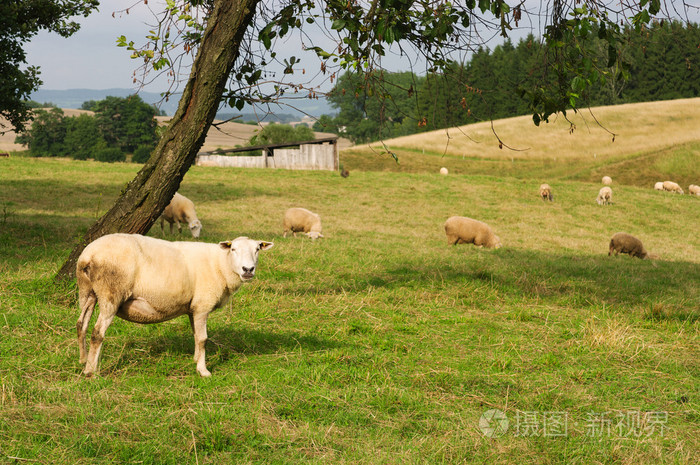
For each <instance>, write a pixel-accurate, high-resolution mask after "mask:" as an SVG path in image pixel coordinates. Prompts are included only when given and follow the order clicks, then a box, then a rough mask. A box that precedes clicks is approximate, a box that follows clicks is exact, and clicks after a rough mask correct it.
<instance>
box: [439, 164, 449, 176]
mask: <svg viewBox="0 0 700 465" xmlns="http://www.w3.org/2000/svg"><path fill="white" fill-rule="evenodd" d="M448 173H449V171H447V168H445V167H444V166H443V167H442V168H440V174H441V175H443V176H447V175H448Z"/></svg>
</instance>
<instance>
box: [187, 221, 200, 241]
mask: <svg viewBox="0 0 700 465" xmlns="http://www.w3.org/2000/svg"><path fill="white" fill-rule="evenodd" d="M188 226H189V227H190V232H191V233H192V237H194V238H195V239H199V233H200V232H202V223H200V222H199V220H194V221H193V222H191V223H190V224H189V225H188Z"/></svg>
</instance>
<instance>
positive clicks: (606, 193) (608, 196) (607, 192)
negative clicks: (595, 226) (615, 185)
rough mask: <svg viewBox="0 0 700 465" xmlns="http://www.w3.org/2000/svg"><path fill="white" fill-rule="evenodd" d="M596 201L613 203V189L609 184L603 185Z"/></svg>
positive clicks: (606, 203) (599, 203)
mask: <svg viewBox="0 0 700 465" xmlns="http://www.w3.org/2000/svg"><path fill="white" fill-rule="evenodd" d="M595 201H596V202H598V205H608V204H610V203H612V189H611V188H609V187H608V186H605V187H601V188H600V190H599V191H598V197H597V198H596V199H595Z"/></svg>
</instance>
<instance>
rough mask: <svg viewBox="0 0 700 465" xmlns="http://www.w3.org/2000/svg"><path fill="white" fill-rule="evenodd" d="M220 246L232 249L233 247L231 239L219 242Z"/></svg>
mask: <svg viewBox="0 0 700 465" xmlns="http://www.w3.org/2000/svg"><path fill="white" fill-rule="evenodd" d="M219 247H221V248H222V249H224V250H226V249H230V248H231V241H224V242H219Z"/></svg>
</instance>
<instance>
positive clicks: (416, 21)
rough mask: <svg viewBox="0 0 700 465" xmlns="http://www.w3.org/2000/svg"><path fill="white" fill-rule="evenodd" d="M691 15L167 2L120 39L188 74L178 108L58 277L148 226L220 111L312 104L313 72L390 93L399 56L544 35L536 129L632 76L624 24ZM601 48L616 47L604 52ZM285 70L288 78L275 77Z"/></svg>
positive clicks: (401, 1)
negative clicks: (144, 31)
mask: <svg viewBox="0 0 700 465" xmlns="http://www.w3.org/2000/svg"><path fill="white" fill-rule="evenodd" d="M138 3H141V2H140V1H139V2H138ZM143 3H144V4H146V3H147V1H146V0H144V1H143ZM671 7H675V8H678V9H679V10H678V11H675V10H673V11H669V8H671ZM690 8H693V7H691V6H689V5H688V3H687V2H686V1H685V0H677V1H676V2H675V3H674V4H672V5H671V6H668V5H667V4H666V2H664V3H663V4H662V3H661V1H660V0H515V1H512V0H466V1H462V2H452V1H446V0H417V1H411V0H371V1H370V0H367V1H362V0H326V1H321V2H314V1H311V0H274V1H269V2H267V1H266V2H262V1H260V0H172V1H169V2H168V3H167V6H166V9H165V11H163V12H160V15H159V16H157V18H158V20H157V22H156V23H155V24H154V25H153V28H152V30H151V31H150V32H149V34H148V36H147V39H148V42H147V43H146V44H145V45H144V46H136V45H134V43H133V42H128V41H127V40H126V38H120V40H119V42H120V45H122V46H124V47H126V48H127V49H129V50H130V51H131V52H132V56H133V57H135V58H139V59H142V60H143V67H142V70H144V71H147V70H150V71H152V72H167V73H169V75H170V76H171V77H172V82H173V83H177V82H178V77H179V76H180V73H181V72H182V70H183V69H186V67H188V66H189V67H191V68H190V69H189V77H188V78H187V80H186V84H185V85H184V89H183V91H182V96H181V97H180V102H179V106H178V110H177V112H176V113H175V115H174V116H173V118H172V120H171V122H170V124H169V125H168V127H167V129H166V131H165V132H164V134H163V135H162V137H161V139H160V141H159V143H158V145H157V147H156V148H155V150H154V152H153V155H152V156H151V158H150V159H149V161H148V162H147V163H146V164H145V165H144V167H143V168H142V169H141V171H139V173H138V174H137V175H136V177H135V178H134V179H133V180H132V181H131V182H129V183H128V184H127V185H126V186H125V187H124V189H123V190H122V193H121V195H120V196H119V197H118V198H117V200H116V202H115V203H114V205H113V206H112V207H111V208H110V209H109V211H108V212H107V213H105V215H104V216H103V217H102V218H100V219H99V220H98V221H97V222H96V223H95V224H94V225H93V226H92V227H90V228H89V230H88V231H87V233H86V234H85V236H84V237H83V238H82V240H81V241H80V243H79V244H77V245H76V247H75V248H74V249H73V251H72V252H71V254H70V256H69V257H68V260H67V261H66V262H65V264H64V265H63V267H62V268H61V270H60V271H59V274H58V276H59V277H67V276H71V275H72V274H73V273H74V272H75V262H76V260H77V257H78V256H79V254H80V252H81V251H82V250H83V248H84V247H85V245H87V244H88V243H89V242H91V241H93V240H94V239H96V238H98V237H100V236H102V235H104V234H108V233H113V232H129V233H146V232H147V231H148V230H149V229H150V227H151V226H152V225H153V223H154V222H155V220H156V219H157V218H158V216H159V215H160V213H161V212H162V211H163V209H164V208H165V206H166V205H167V204H168V202H169V201H170V199H171V198H172V196H173V195H174V193H175V191H176V190H177V189H178V187H179V185H180V182H181V180H182V179H183V177H184V175H185V173H186V172H187V170H188V169H189V167H190V166H191V165H192V163H193V162H194V159H195V156H196V155H197V152H198V151H199V149H200V148H201V146H202V144H203V143H204V139H205V137H206V134H207V132H208V130H209V129H210V127H211V125H212V122H213V120H214V116H215V114H216V112H217V109H218V108H219V105H220V104H221V103H222V102H225V103H227V104H228V105H229V106H231V107H236V108H239V109H240V108H242V107H243V105H245V104H246V103H254V102H258V103H261V102H262V103H265V102H273V101H275V100H276V99H279V98H280V97H281V96H283V95H285V94H286V95H289V94H290V92H291V93H295V95H299V93H300V92H301V94H302V95H304V96H306V97H311V98H313V97H314V95H315V92H316V90H315V89H314V88H309V87H307V86H305V85H304V84H303V83H302V82H301V81H300V80H298V81H294V77H298V76H300V74H305V73H306V71H307V70H311V69H312V67H313V69H314V71H313V74H314V75H315V74H320V75H322V76H326V77H327V78H328V79H329V80H333V79H336V78H337V77H338V73H339V72H341V71H343V70H352V71H354V72H358V73H361V75H362V76H363V78H364V80H363V81H362V89H361V91H362V92H366V93H368V94H376V95H380V96H381V94H382V79H381V75H382V69H383V67H384V64H385V63H387V62H388V60H389V57H390V56H391V55H394V56H399V57H403V58H404V59H405V60H407V66H423V67H425V70H426V71H429V72H433V73H434V72H440V71H441V70H444V69H446V68H447V67H448V66H449V65H450V64H451V63H452V62H453V61H454V60H458V59H460V58H461V57H463V56H464V55H463V54H464V53H466V52H468V51H470V50H474V47H476V46H479V45H483V44H484V43H485V41H486V40H487V39H488V38H489V35H498V34H500V35H502V36H505V37H507V36H509V34H513V33H514V32H517V30H518V29H519V28H522V27H525V28H527V29H528V30H531V29H533V28H541V32H542V41H543V45H544V48H545V49H546V50H547V53H545V54H543V55H542V60H543V64H544V65H545V66H544V67H543V69H545V70H546V73H544V74H543V77H542V79H541V80H540V81H538V83H537V84H536V85H534V86H531V87H530V88H527V89H522V95H523V98H525V99H527V101H528V104H529V108H530V110H531V112H532V115H533V120H534V123H535V124H539V123H540V122H541V121H547V119H548V118H549V117H550V116H551V115H552V114H555V113H558V112H566V111H567V110H569V111H570V110H574V111H575V110H576V109H577V108H578V107H579V106H580V105H581V104H582V102H583V100H582V99H583V98H584V96H585V92H586V90H587V89H588V87H589V86H592V85H594V84H596V83H600V82H601V81H605V80H607V79H610V78H612V77H617V76H611V70H618V72H620V73H622V74H624V66H623V65H624V63H622V60H621V56H622V53H621V50H622V47H623V39H622V34H621V28H622V27H624V26H625V25H631V26H632V27H635V28H637V29H639V30H641V29H642V28H644V27H645V25H647V24H648V23H649V22H651V21H653V20H655V18H657V17H659V16H660V15H663V16H664V17H666V16H671V15H673V16H676V17H677V16H679V15H680V16H682V15H684V14H687V13H688V11H689V9H690ZM314 28H315V29H314ZM594 38H595V39H596V40H595V41H593V39H594ZM601 40H602V41H603V42H604V43H605V44H606V48H607V50H606V53H604V54H602V55H601V54H600V53H599V52H600V50H599V49H600V41H601ZM594 42H595V43H594ZM290 43H292V44H293V47H291V48H293V49H295V50H297V51H299V50H305V51H306V52H307V53H308V52H310V53H313V56H315V57H316V58H317V59H318V62H317V64H314V65H311V64H309V63H308V62H307V61H305V62H304V63H303V64H302V63H300V61H299V58H297V56H296V55H298V53H295V52H292V53H289V52H287V53H284V50H285V49H287V50H288V49H289V48H290V45H289V44H290ZM187 56H194V59H193V61H192V62H191V64H188V63H187V61H186V59H184V60H183V57H187ZM305 60H306V59H305ZM276 65H281V66H280V67H279V68H278V69H279V71H276V72H272V71H271V70H272V69H274V66H276ZM289 77H292V79H288V78H289ZM465 85H466V86H467V88H468V83H465ZM407 91H408V92H411V91H412V89H410V88H409V89H407ZM358 92H359V91H358ZM419 124H420V122H419Z"/></svg>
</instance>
